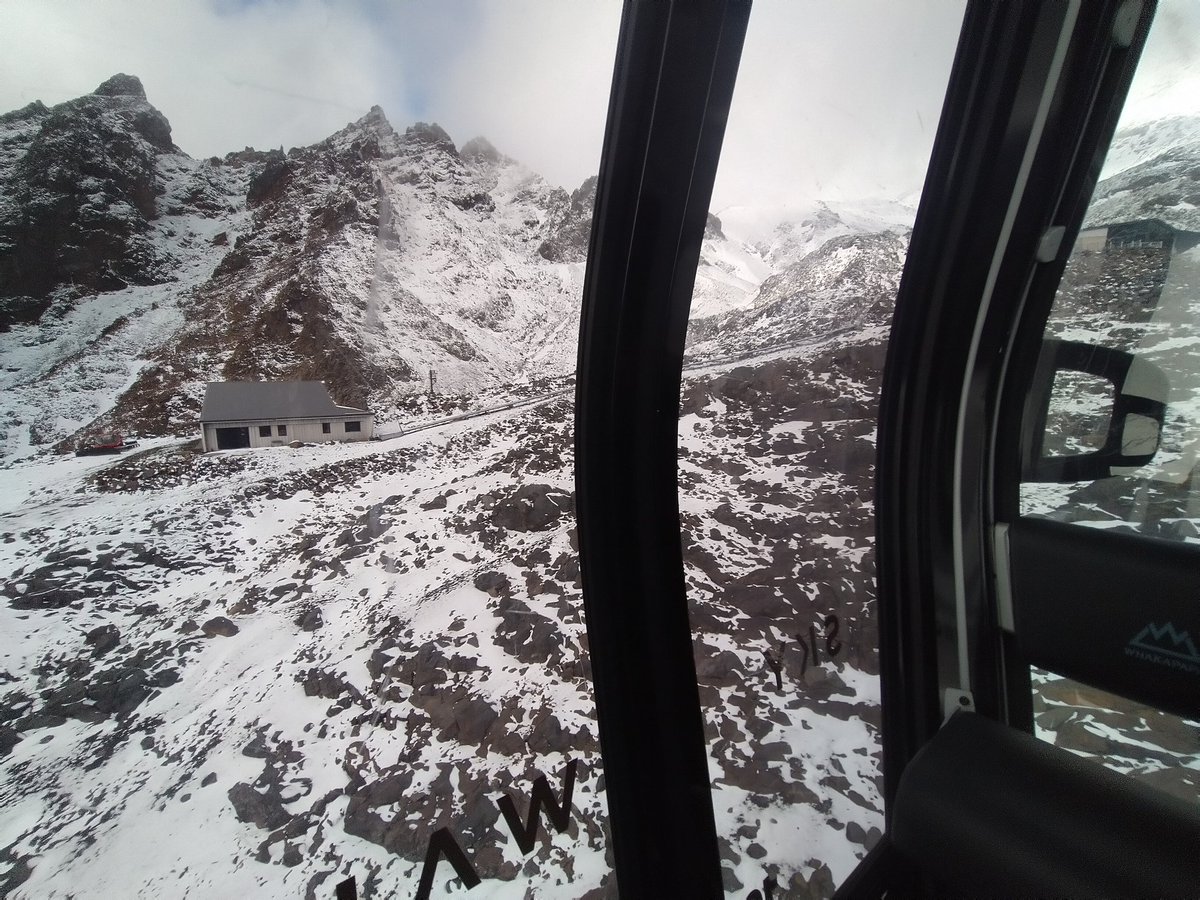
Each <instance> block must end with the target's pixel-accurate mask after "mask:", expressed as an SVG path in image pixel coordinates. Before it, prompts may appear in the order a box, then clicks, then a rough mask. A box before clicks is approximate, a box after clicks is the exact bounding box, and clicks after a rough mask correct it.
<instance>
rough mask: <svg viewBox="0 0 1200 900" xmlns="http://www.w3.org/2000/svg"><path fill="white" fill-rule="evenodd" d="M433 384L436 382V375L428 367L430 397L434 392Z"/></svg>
mask: <svg viewBox="0 0 1200 900" xmlns="http://www.w3.org/2000/svg"><path fill="white" fill-rule="evenodd" d="M435 384H437V375H435V374H434V371H433V369H430V370H429V396H430V397H432V396H433V394H434V391H433V386H434V385H435Z"/></svg>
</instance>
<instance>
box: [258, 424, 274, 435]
mask: <svg viewBox="0 0 1200 900" xmlns="http://www.w3.org/2000/svg"><path fill="white" fill-rule="evenodd" d="M258 436H259V437H270V436H271V426H270V425H259V426H258Z"/></svg>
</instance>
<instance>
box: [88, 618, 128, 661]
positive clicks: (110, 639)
mask: <svg viewBox="0 0 1200 900" xmlns="http://www.w3.org/2000/svg"><path fill="white" fill-rule="evenodd" d="M84 642H85V643H86V644H87V645H88V646H89V647H91V648H92V653H93V654H95V655H96V656H103V655H104V654H105V653H107V652H108V651H109V650H112V649H113V648H114V647H116V646H117V644H119V643H121V632H120V630H119V629H118V628H117V626H116V625H101V626H99V627H97V628H93V629H92V630H91V631H89V632H88V634H87V637H86V638H85V639H84Z"/></svg>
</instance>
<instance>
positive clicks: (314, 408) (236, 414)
mask: <svg viewBox="0 0 1200 900" xmlns="http://www.w3.org/2000/svg"><path fill="white" fill-rule="evenodd" d="M374 432H375V419H374V416H373V415H372V414H371V413H370V412H368V411H367V410H365V409H358V408H356V407H353V406H338V405H337V404H336V403H334V402H333V398H332V397H330V396H329V391H328V390H327V389H326V387H325V385H324V383H323V382H320V381H214V382H210V383H209V384H208V385H207V387H206V388H205V391H204V405H203V406H202V407H201V410H200V440H201V445H202V447H203V449H204V452H206V453H207V452H208V451H210V450H235V449H238V448H240V447H280V446H286V445H287V444H290V443H291V442H292V441H313V442H316V441H366V440H370V439H371V438H372V437H373V436H374Z"/></svg>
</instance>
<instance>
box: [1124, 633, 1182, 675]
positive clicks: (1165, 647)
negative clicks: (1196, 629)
mask: <svg viewBox="0 0 1200 900" xmlns="http://www.w3.org/2000/svg"><path fill="white" fill-rule="evenodd" d="M1125 652H1126V653H1127V654H1128V655H1130V656H1134V657H1137V658H1138V659H1142V660H1146V661H1147V662H1154V663H1158V664H1159V665H1162V666H1167V667H1169V668H1172V669H1182V670H1183V671H1184V672H1191V673H1192V674H1193V675H1200V652H1197V650H1196V644H1195V642H1194V641H1193V640H1192V636H1191V635H1190V634H1188V633H1187V632H1186V631H1181V630H1179V629H1177V628H1176V627H1175V625H1174V623H1173V622H1167V623H1166V624H1165V625H1158V624H1156V623H1154V622H1151V623H1150V624H1148V625H1147V626H1146V627H1145V628H1143V629H1142V630H1141V631H1139V632H1138V633H1137V634H1135V635H1134V636H1133V638H1132V639H1131V640H1130V641H1129V643H1128V644H1126V645H1125Z"/></svg>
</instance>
